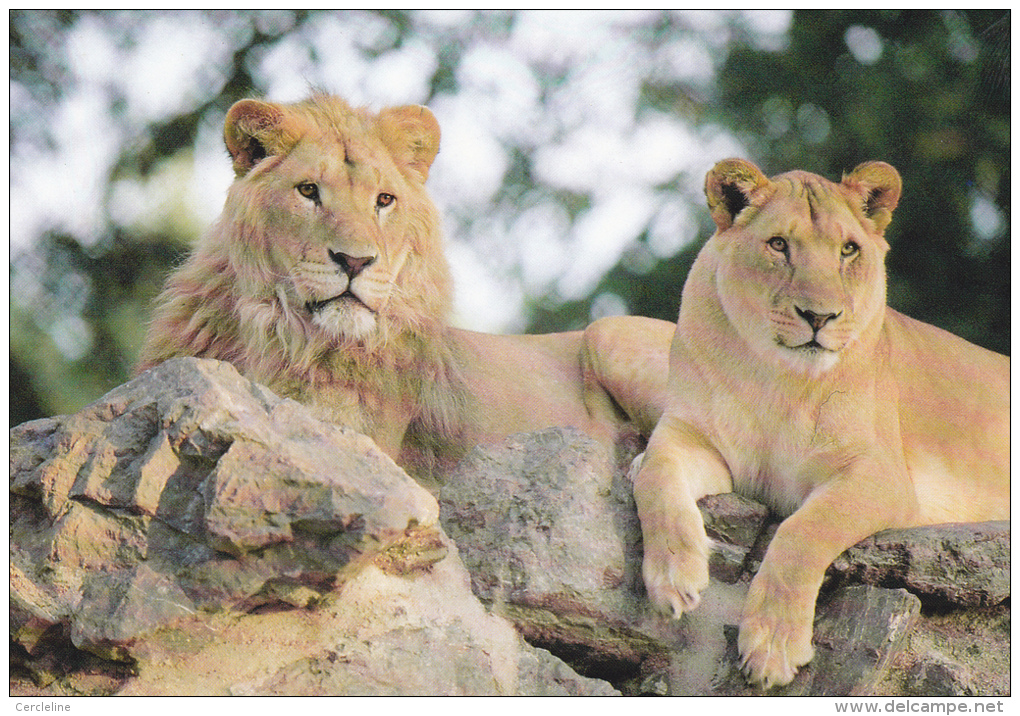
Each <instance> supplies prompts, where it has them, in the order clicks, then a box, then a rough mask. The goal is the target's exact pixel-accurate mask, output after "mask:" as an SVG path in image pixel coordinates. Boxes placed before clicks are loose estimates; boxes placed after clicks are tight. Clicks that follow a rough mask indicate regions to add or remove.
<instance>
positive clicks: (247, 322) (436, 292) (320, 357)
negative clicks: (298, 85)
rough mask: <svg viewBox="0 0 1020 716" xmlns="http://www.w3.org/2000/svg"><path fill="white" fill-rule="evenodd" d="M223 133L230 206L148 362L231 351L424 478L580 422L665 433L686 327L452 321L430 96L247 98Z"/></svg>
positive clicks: (155, 328)
mask: <svg viewBox="0 0 1020 716" xmlns="http://www.w3.org/2000/svg"><path fill="white" fill-rule="evenodd" d="M224 139H225V143H226V146H227V150H228V151H229V153H230V155H231V157H232V158H233V165H234V171H235V174H236V178H235V181H234V183H233V184H232V186H231V187H230V190H229V193H228V195H227V200H226V206H225V207H224V210H223V214H222V216H221V217H220V219H219V221H218V222H217V223H216V225H215V226H214V228H213V229H212V231H211V232H210V233H209V234H208V235H206V236H205V237H204V239H203V240H202V241H201V243H200V244H199V245H198V247H197V249H196V250H195V251H194V253H193V254H192V256H191V257H190V258H189V259H188V261H187V263H185V264H184V265H183V266H182V267H181V268H180V269H179V270H177V271H176V272H175V273H174V274H173V275H172V276H171V277H170V279H169V280H168V283H167V286H166V288H165V290H164V292H163V293H162V295H161V296H160V298H159V299H158V301H157V307H156V309H155V314H154V317H153V320H152V324H151V326H150V329H149V334H148V337H147V340H146V344H145V346H144V348H143V350H142V354H141V359H140V365H139V370H145V369H146V368H149V367H150V366H152V365H154V364H156V363H159V362H161V361H164V360H166V359H168V358H171V357H174V356H199V357H205V358H216V359H219V360H224V361H229V362H231V363H233V364H234V365H236V366H237V367H238V369H239V370H240V371H241V372H242V373H243V374H244V375H246V376H247V377H249V378H251V379H253V380H255V381H257V382H260V383H263V384H265V385H267V386H269V387H270V388H272V389H273V390H274V391H276V392H277V393H279V394H281V395H284V396H287V397H292V398H295V399H297V400H298V401H301V402H304V403H307V404H309V405H311V406H312V407H313V409H315V410H316V411H317V412H318V414H319V415H320V416H321V417H323V418H324V419H327V420H331V421H335V422H338V423H342V424H345V425H347V426H350V427H352V428H355V429H357V430H359V431H361V432H364V433H366V434H368V435H369V436H371V437H372V438H374V439H375V441H376V442H377V444H378V445H379V446H380V447H381V448H382V449H383V450H385V451H386V452H387V453H388V454H390V455H391V456H392V457H393V458H394V459H395V460H396V461H397V462H398V463H400V464H402V465H403V466H405V467H407V468H409V469H411V470H412V471H413V472H416V473H417V474H418V476H419V477H422V476H427V475H424V473H431V472H432V470H433V468H434V467H436V462H435V461H436V460H438V461H439V463H440V464H442V463H443V462H444V461H451V460H455V459H456V457H457V456H458V455H459V454H460V453H461V452H463V450H464V449H466V448H467V447H470V446H472V445H475V444H480V443H485V442H489V441H492V440H497V439H502V438H504V437H505V436H507V435H510V434H512V433H516V432H522V431H529V430H535V429H539V428H542V427H547V426H557V425H559V426H574V427H576V428H579V429H581V430H584V431H585V432H587V433H588V434H590V435H591V436H593V437H595V438H596V439H598V440H601V441H603V442H605V443H613V442H614V441H615V440H617V438H618V437H619V436H620V435H621V434H622V433H623V432H625V431H627V430H630V429H631V428H632V427H633V428H636V429H637V430H639V431H643V432H644V433H645V434H646V435H647V434H648V433H650V432H651V429H652V427H653V426H654V424H655V420H656V419H657V418H658V417H659V414H661V407H659V402H661V398H662V396H664V391H665V374H666V361H667V353H668V345H669V340H670V336H671V334H672V329H673V327H672V324H670V323H667V322H664V321H653V320H650V319H639V318H624V319H614V320H611V321H604V322H602V323H600V324H599V327H598V332H597V335H593V336H592V337H591V338H589V339H586V337H585V335H584V334H583V333H582V332H573V333H563V334H555V335H543V336H493V335H485V334H481V333H473V332H469V331H462V330H455V329H453V328H451V327H450V326H449V325H448V322H447V321H448V315H449V312H450V307H451V303H452V290H451V281H450V274H449V268H448V266H447V262H446V258H445V255H444V253H443V242H442V234H441V231H440V222H439V218H438V216H437V212H436V209H435V207H434V205H433V204H432V202H431V200H430V199H429V197H428V194H427V193H426V191H425V187H424V184H425V180H426V178H427V177H428V174H429V169H430V167H431V165H432V162H433V160H434V159H435V157H436V153H437V152H438V151H439V125H438V123H437V122H436V119H435V117H434V116H433V115H432V113H431V112H430V111H429V110H428V109H426V108H424V107H419V106H404V107H392V108H389V109H385V110H383V111H381V112H379V113H377V114H376V113H372V112H369V111H367V110H363V109H353V108H351V107H350V106H348V105H347V104H346V103H345V102H344V101H343V100H341V99H338V98H336V97H330V96H323V95H319V96H314V97H312V98H311V99H309V100H307V101H304V102H300V103H297V104H289V105H285V104H274V103H270V102H263V101H257V100H242V101H240V102H238V103H237V104H235V105H234V106H233V107H231V109H230V110H229V112H228V113H227V117H226V122H225V127H224ZM595 343H597V344H599V345H601V346H606V347H612V348H613V349H614V351H613V353H612V356H595V355H594V353H593V350H592V349H593V346H594V344H595ZM649 356H650V358H649ZM646 360H651V361H652V368H653V370H652V371H649V372H648V373H643V372H642V371H639V370H638V369H637V368H638V367H639V366H640V365H641V364H643V363H644V361H646ZM601 376H605V377H606V381H605V382H606V383H608V382H610V379H611V381H612V385H613V390H614V394H612V395H611V394H610V393H609V392H607V390H606V388H605V387H604V385H603V379H602V377H601ZM621 376H623V378H621ZM632 378H633V379H634V380H633V382H631V379H632ZM621 406H639V407H636V408H634V410H633V413H632V414H627V413H625V412H624V411H623V410H622V408H621Z"/></svg>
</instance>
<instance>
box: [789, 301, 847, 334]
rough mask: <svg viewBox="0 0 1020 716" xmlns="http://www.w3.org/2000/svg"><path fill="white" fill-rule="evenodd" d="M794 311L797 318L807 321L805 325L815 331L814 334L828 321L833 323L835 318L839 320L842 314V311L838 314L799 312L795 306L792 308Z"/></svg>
mask: <svg viewBox="0 0 1020 716" xmlns="http://www.w3.org/2000/svg"><path fill="white" fill-rule="evenodd" d="M794 310H795V311H797V315H798V316H800V317H801V318H803V319H804V320H805V321H807V324H808V325H809V326H811V330H813V331H815V332H816V333H817V332H818V331H820V330H822V326H824V325H825V324H826V323H828V322H829V321H834V320H836V319H837V318H839V316H840V314H841V313H842V311H840V312H839V313H815V312H814V311H804V310H801V309H800V308H797V307H796V306H794Z"/></svg>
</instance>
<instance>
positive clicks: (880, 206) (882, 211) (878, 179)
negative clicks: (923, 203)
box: [843, 162, 903, 233]
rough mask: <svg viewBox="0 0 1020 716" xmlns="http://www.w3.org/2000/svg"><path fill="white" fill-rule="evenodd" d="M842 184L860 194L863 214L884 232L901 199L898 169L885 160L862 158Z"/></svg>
mask: <svg viewBox="0 0 1020 716" xmlns="http://www.w3.org/2000/svg"><path fill="white" fill-rule="evenodd" d="M843 186H845V187H847V188H848V189H850V190H852V191H854V192H857V193H859V194H861V196H862V198H863V199H864V213H865V215H867V216H868V217H869V218H870V219H871V220H872V221H873V222H875V228H876V229H878V231H879V233H882V232H884V231H885V229H886V227H887V226H889V222H890V221H891V220H892V213H893V209H895V208H896V205H897V204H898V203H899V202H900V192H901V191H902V190H903V180H902V179H900V173H899V172H898V171H896V169H895V168H894V167H893V166H892V165H891V164H886V163H885V162H864V164H860V165H858V166H857V168H856V169H854V170H853V171H852V172H850V173H849V174H847V175H846V176H844V177H843Z"/></svg>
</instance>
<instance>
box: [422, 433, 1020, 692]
mask: <svg viewBox="0 0 1020 716" xmlns="http://www.w3.org/2000/svg"><path fill="white" fill-rule="evenodd" d="M440 506H441V509H440V515H441V520H442V523H443V526H444V528H445V529H446V531H447V533H448V534H449V535H450V536H451V537H452V538H453V539H454V541H455V542H456V543H457V545H458V547H459V549H460V550H461V553H462V556H463V559H464V561H465V564H466V565H467V566H468V569H469V571H470V572H471V577H472V586H473V589H474V591H475V593H476V594H478V595H479V597H481V598H482V600H483V601H484V602H485V603H486V604H488V605H490V607H491V609H492V610H493V611H494V612H496V613H498V614H502V615H504V616H506V617H507V618H508V619H511V620H512V621H513V622H514V623H515V624H516V625H517V628H518V629H519V630H520V631H521V633H522V634H524V635H525V637H526V638H527V639H528V640H529V641H530V642H532V643H534V644H539V645H541V646H543V647H544V648H547V649H549V650H550V651H552V652H553V653H554V654H556V655H557V656H560V657H561V658H563V659H564V660H566V661H567V662H568V663H570V664H571V665H573V666H574V667H575V668H577V670H578V671H579V672H581V673H583V674H587V675H590V676H591V675H596V676H599V677H601V678H607V679H610V680H611V681H612V682H613V683H614V684H616V685H617V686H619V687H620V688H621V689H622V690H623V691H624V692H625V693H657V694H673V695H707V694H731V695H752V694H760V693H762V691H761V689H759V688H755V687H749V686H748V685H747V684H746V683H745V681H744V678H743V676H741V675H740V673H739V669H738V666H737V665H738V663H739V659H738V657H737V650H736V637H737V625H738V624H739V621H740V611H741V607H742V604H743V601H744V598H745V596H746V591H747V584H748V582H749V580H750V578H751V577H752V576H753V574H754V572H755V571H756V570H757V568H758V565H759V564H760V561H761V557H762V555H764V553H765V550H766V549H767V547H768V543H769V541H770V540H771V538H772V536H773V535H774V534H775V528H776V526H777V524H778V523H777V522H776V521H775V520H774V519H772V518H770V516H769V513H768V510H767V509H766V508H765V507H764V506H762V505H760V504H758V503H755V502H753V501H751V500H748V499H746V498H743V497H741V496H739V495H733V494H727V495H714V496H710V497H706V498H703V499H702V500H701V501H699V503H698V506H699V508H700V509H701V511H702V516H703V518H704V520H705V526H706V531H707V532H708V533H709V536H710V537H711V538H712V540H713V542H714V549H713V553H712V556H711V559H710V574H711V576H712V581H711V583H710V585H709V587H708V589H707V590H706V591H705V593H704V594H703V595H702V601H701V604H700V605H699V606H698V608H697V609H695V610H694V611H692V612H690V613H688V614H685V615H683V617H682V618H681V619H680V620H669V619H666V618H663V617H659V616H657V615H655V614H653V613H651V611H650V609H649V607H648V605H647V600H646V597H645V594H644V589H643V586H642V582H641V577H640V564H641V549H640V541H641V534H640V525H639V524H638V523H637V521H636V519H635V514H634V513H635V509H634V505H633V502H632V497H631V491H630V483H629V482H628V479H627V478H626V477H625V476H623V475H622V472H621V471H620V470H618V469H616V467H615V463H614V461H613V460H612V459H611V458H610V456H609V455H608V454H607V453H606V452H605V451H604V450H602V449H601V448H599V447H598V445H596V444H595V443H594V442H593V441H591V440H590V439H589V438H587V437H586V436H584V435H582V434H580V433H577V432H574V431H571V430H564V429H552V430H546V431H540V432H537V433H532V434H528V435H519V436H515V437H513V438H510V439H509V440H507V441H506V442H505V443H503V444H502V445H497V446H485V447H479V448H476V449H475V450H473V451H472V452H471V453H470V455H469V456H468V458H467V459H466V460H465V461H464V462H463V463H462V464H461V465H460V466H459V467H458V469H457V470H456V471H455V473H454V474H453V475H451V476H450V478H449V479H448V480H447V481H446V483H445V484H444V486H443V487H442V490H441V492H440ZM1007 529H1008V527H1007ZM992 532H995V533H996V534H1000V533H1001V530H999V528H997V527H996V526H994V525H992V526H984V527H982V526H961V527H960V529H957V528H956V526H954V527H951V528H949V529H948V530H944V531H942V532H938V531H936V533H937V534H939V535H941V537H936V536H935V535H934V534H933V535H931V536H929V538H928V539H929V540H930V541H933V542H934V543H938V540H939V539H943V540H945V539H950V535H951V534H958V535H959V534H965V533H966V534H972V535H988V534H991V533H992ZM897 539H898V540H899V541H898V542H894V543H895V544H904V543H905V544H913V543H915V542H917V541H918V540H919V539H920V536H919V535H916V534H914V531H911V530H907V531H902V532H901V533H900V534H899V535H898V538H897ZM998 539H999V538H998V537H996V538H994V539H980V538H974V539H971V540H970V541H969V542H968V541H966V540H962V539H959V538H957V539H956V541H955V542H953V544H956V545H957V547H956V549H958V550H959V551H960V552H961V553H966V552H967V551H968V550H970V549H971V548H972V547H976V548H977V549H976V554H971V555H970V557H968V558H964V557H962V556H960V557H958V558H956V559H957V564H958V565H959V566H958V572H959V574H960V577H961V582H962V583H963V584H964V585H975V584H976V583H977V582H978V581H981V580H974V579H973V578H971V577H967V578H963V575H964V574H965V573H966V570H967V567H966V566H964V565H965V564H970V566H971V568H977V565H979V564H981V565H986V566H987V565H988V564H995V565H996V566H995V568H994V569H995V570H1000V571H1001V570H1002V569H1003V566H1002V565H1006V567H1005V569H1006V570H1007V574H1008V558H1007V559H1005V560H1003V559H1002V556H1001V553H1000V552H996V551H995V550H993V549H991V547H990V545H991V544H998V542H997V540H998ZM891 544H893V543H891ZM981 545H986V546H987V547H988V551H987V552H986V556H981V551H980V550H981ZM869 549H873V548H869V547H868V544H867V541H866V542H865V543H862V545H861V546H860V547H859V548H854V549H853V550H850V551H849V552H848V553H847V554H846V555H844V556H843V557H841V560H842V562H841V563H842V564H844V565H845V568H844V571H843V572H840V574H846V575H850V574H852V575H853V577H849V576H848V578H847V579H845V580H835V582H834V585H833V586H832V587H830V589H829V592H828V593H827V595H826V597H825V598H824V599H823V600H822V601H821V602H820V603H819V607H818V610H817V623H816V633H815V636H816V639H815V645H816V650H817V656H816V658H815V660H814V661H813V662H812V664H811V665H810V666H808V667H806V668H805V669H802V670H801V673H800V674H799V675H798V676H797V678H796V679H795V681H794V682H793V683H792V684H790V685H789V686H787V687H785V689H778V690H774V691H773V693H788V694H791V695H792V694H816V695H820V694H830V695H834V694H842V695H848V694H868V693H877V692H878V691H879V690H880V689H881V688H884V686H883V684H885V683H887V682H888V681H889V673H890V671H891V670H894V669H895V668H896V664H897V663H899V662H898V661H897V658H898V657H899V656H901V655H902V654H903V653H905V651H906V649H907V646H908V639H907V636H908V635H909V634H910V633H911V631H912V630H915V629H916V628H917V626H918V624H919V623H920V622H921V617H920V604H921V602H920V601H919V600H918V597H917V596H915V595H914V594H912V593H910V592H908V591H905V590H904V589H887V588H878V587H877V586H860V585H858V586H854V583H855V582H859V581H867V582H868V584H869V585H870V584H881V585H882V587H886V586H890V585H889V584H888V581H889V580H887V579H885V578H876V579H875V581H874V582H872V581H871V580H861V579H859V576H860V575H861V574H865V573H867V572H868V571H867V570H866V569H865V568H864V567H863V566H862V564H861V563H860V562H859V561H858V560H859V558H860V557H859V556H860V555H861V554H864V553H865V552H867V551H868V550H869ZM887 551H891V547H890V548H888V549H887ZM965 559H970V560H971V561H970V562H965ZM924 569H926V570H929V571H928V572H919V573H918V574H917V575H915V576H914V577H911V578H910V579H909V580H905V581H902V582H901V583H897V582H893V584H892V586H901V587H906V588H907V589H917V588H920V586H921V585H923V584H928V583H936V582H937V583H938V584H940V585H941V586H940V588H941V589H942V590H943V591H948V589H949V587H950V586H951V585H950V582H949V579H948V578H939V579H938V580H935V579H933V574H932V573H931V572H932V571H934V572H937V573H939V574H947V573H948V572H947V571H946V570H945V569H944V568H941V567H940V568H935V566H934V563H933V562H931V561H929V562H928V563H926V566H925V567H924ZM993 571H994V570H993ZM876 574H877V572H876ZM922 574H924V575H925V576H924V577H923V578H922ZM985 581H989V580H987V579H985ZM968 589H971V590H974V589H975V587H974V586H970V587H968ZM987 591H988V592H989V593H991V588H989V589H988V590H987ZM1007 690H1008V685H1007Z"/></svg>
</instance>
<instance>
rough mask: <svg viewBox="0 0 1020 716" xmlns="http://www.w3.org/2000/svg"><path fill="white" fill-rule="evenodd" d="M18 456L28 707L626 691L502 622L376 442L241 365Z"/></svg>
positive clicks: (109, 406) (191, 364) (160, 390)
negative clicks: (81, 697)
mask: <svg viewBox="0 0 1020 716" xmlns="http://www.w3.org/2000/svg"><path fill="white" fill-rule="evenodd" d="M10 441H11V458H10V460H11V462H10V469H11V578H10V582H11V608H10V617H11V619H10V622H11V638H12V643H13V645H14V648H15V652H14V653H15V655H16V656H18V659H16V661H17V662H18V663H17V664H16V668H17V670H18V671H19V673H25V674H27V675H28V676H29V677H30V678H31V679H32V680H33V681H34V683H35V686H28V685H26V686H25V689H26V691H24V692H25V693H28V692H31V691H32V689H33V688H37V687H39V685H41V684H44V685H46V686H47V688H49V689H50V693H103V692H112V691H116V692H118V693H133V694H170V693H190V694H199V693H202V694H214V693H223V694H225V693H252V694H255V693H258V694H281V693H302V694H313V693H318V694H332V693H380V694H381V693H387V694H431V693H444V694H445V693H449V694H454V693H461V694H515V693H528V694H553V693H577V694H581V693H592V694H594V693H600V694H605V693H612V691H613V690H612V689H611V687H609V685H608V684H606V683H604V682H598V681H593V680H590V679H585V678H582V677H580V676H578V675H577V674H576V673H574V672H573V671H572V670H571V669H570V668H569V667H568V666H566V664H564V663H562V662H561V661H560V660H558V659H556V658H554V657H553V656H551V655H550V654H548V653H545V652H542V651H540V650H538V649H535V648H534V647H532V646H530V645H527V644H526V643H524V642H523V641H522V639H521V637H520V636H519V635H518V634H517V632H516V631H514V629H513V628H512V626H511V625H510V624H509V623H508V622H506V621H504V620H502V619H500V618H499V617H497V616H493V615H490V614H487V613H486V612H485V610H484V609H483V607H482V605H481V603H480V602H478V600H477V599H476V598H475V597H474V596H473V595H472V593H471V591H470V587H469V583H468V576H467V572H466V570H465V569H464V567H463V565H462V564H461V562H460V559H459V557H458V556H457V554H456V547H455V546H454V545H453V544H452V543H451V542H450V541H449V539H448V538H447V536H446V535H445V534H444V533H443V531H442V528H441V527H440V525H439V522H438V512H439V510H438V503H437V502H436V500H435V498H433V497H432V496H431V495H430V494H429V493H428V492H427V491H425V490H424V489H423V488H421V487H420V486H419V485H418V484H417V483H415V482H414V481H413V480H411V479H410V478H409V477H408V476H407V475H406V474H405V473H404V472H403V471H402V470H401V469H400V468H399V467H397V465H396V464H395V463H393V462H392V460H390V459H389V458H388V457H387V456H386V455H385V454H383V453H382V452H381V451H379V450H378V448H377V447H376V446H375V445H374V443H372V441H371V440H369V439H368V438H366V437H364V436H362V435H359V434H357V433H354V432H351V431H349V430H344V429H342V428H339V427H336V426H332V425H328V424H324V423H321V422H319V421H318V420H316V419H315V418H313V417H312V415H311V413H310V412H309V411H307V410H306V409H305V408H304V407H302V406H300V405H298V404H297V403H294V402H293V401H290V400H283V399H280V398H279V397H277V396H276V395H274V394H272V393H271V392H269V391H268V390H266V389H265V388H262V387H260V386H258V385H256V384H253V383H251V382H249V381H247V380H245V379H244V378H242V377H241V376H240V375H239V374H238V373H237V371H236V370H235V369H234V368H233V367H231V366H229V365H227V364H224V363H217V362H214V361H201V360H194V359H179V360H173V361H168V362H167V363H164V364H163V365H161V366H158V367H157V368H155V369H153V370H151V371H149V372H147V373H145V374H144V375H142V376H140V377H139V378H137V379H136V380H134V381H132V382H130V383H128V384H126V385H124V386H121V387H120V388H118V389H116V390H114V391H113V392H111V393H110V394H108V395H107V396H105V397H104V398H103V399H101V400H100V401H98V402H97V403H95V404H93V405H91V406H89V407H88V408H86V409H85V410H83V411H81V412H80V413H78V414H76V415H73V416H65V417H60V418H52V419H47V420H43V421H36V422H34V423H27V424H25V425H22V426H19V427H18V428H15V429H13V430H12V431H11V435H10ZM423 649H425V650H426V651H427V654H428V656H427V658H426V657H423V653H425V652H423V651H422V650H423ZM83 652H84V654H83ZM58 653H59V654H64V655H68V654H69V655H72V656H71V658H67V659H56V658H55V657H54V655H55V654H58ZM89 655H91V656H89ZM76 662H77V663H82V664H83V663H87V664H89V665H90V666H89V668H90V669H93V670H94V669H96V664H97V663H98V664H105V665H106V666H103V667H102V669H103V670H105V671H107V672H108V673H109V674H110V675H111V676H110V678H108V679H106V680H105V681H102V682H95V681H92V682H82V681H81V674H80V673H78V672H77V671H75V669H74V663H76ZM61 663H63V664H65V665H67V666H64V667H61V666H60V664H61ZM117 663H121V664H123V665H124V666H125V668H126V670H125V669H122V668H121V667H118V666H116V664H117ZM104 690H105V691H104Z"/></svg>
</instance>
